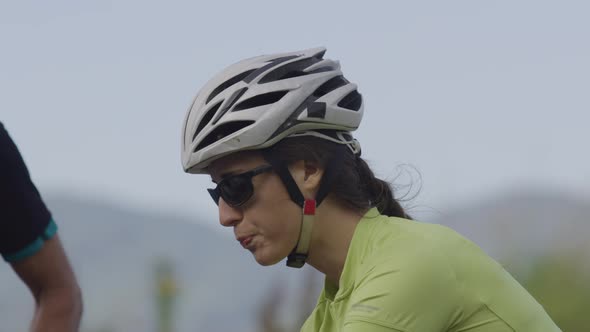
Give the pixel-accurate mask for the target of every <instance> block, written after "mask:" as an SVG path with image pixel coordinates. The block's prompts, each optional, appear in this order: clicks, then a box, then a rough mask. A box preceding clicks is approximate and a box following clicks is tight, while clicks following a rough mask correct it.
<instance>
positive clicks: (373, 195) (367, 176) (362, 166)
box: [356, 157, 412, 219]
mask: <svg viewBox="0 0 590 332" xmlns="http://www.w3.org/2000/svg"><path fill="white" fill-rule="evenodd" d="M356 168H357V171H358V173H359V176H360V180H361V183H362V184H363V187H364V190H365V192H366V193H367V194H368V196H369V198H370V205H371V206H375V207H377V209H378V210H379V212H380V213H381V214H383V215H386V216H391V217H399V218H406V219H412V217H410V215H409V214H407V213H406V212H405V211H404V209H403V208H402V206H401V204H400V203H399V202H398V201H397V200H396V199H395V197H394V195H393V190H392V189H391V185H390V184H389V182H387V181H383V180H381V179H379V178H377V177H375V174H374V173H373V171H372V170H371V168H370V167H369V165H368V164H367V163H366V162H365V160H363V159H362V158H361V157H357V158H356Z"/></svg>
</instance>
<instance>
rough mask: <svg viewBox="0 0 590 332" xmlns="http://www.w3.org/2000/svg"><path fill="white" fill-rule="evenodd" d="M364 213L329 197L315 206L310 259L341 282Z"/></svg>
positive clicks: (330, 280)
mask: <svg viewBox="0 0 590 332" xmlns="http://www.w3.org/2000/svg"><path fill="white" fill-rule="evenodd" d="M363 215H364V213H361V214H359V213H357V212H354V211H351V210H348V209H342V208H341V207H339V206H338V205H337V204H335V202H333V201H331V200H330V199H329V198H327V199H326V200H325V201H324V202H323V204H322V205H321V206H320V207H319V208H318V209H317V210H316V216H315V220H314V225H313V231H312V236H311V243H310V247H309V256H308V258H307V263H308V264H309V265H311V266H313V267H314V268H315V269H316V270H318V271H320V272H322V273H323V274H325V275H326V279H327V280H328V281H329V282H331V283H333V284H334V285H337V286H338V285H339V282H340V276H341V275H342V270H343V269H344V263H345V262H346V256H347V254H348V248H349V247H350V243H351V241H352V236H353V234H354V230H355V228H356V225H357V224H358V223H359V221H360V220H361V218H362V217H363Z"/></svg>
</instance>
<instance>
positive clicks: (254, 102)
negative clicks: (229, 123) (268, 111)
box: [233, 90, 289, 112]
mask: <svg viewBox="0 0 590 332" xmlns="http://www.w3.org/2000/svg"><path fill="white" fill-rule="evenodd" d="M288 92H289V90H284V91H274V92H269V93H265V94H261V95H258V96H254V97H252V98H248V99H246V100H244V101H243V102H241V103H239V104H237V105H236V107H235V108H234V109H233V112H238V111H242V110H245V109H248V108H253V107H258V106H263V105H269V104H273V103H276V102H277V101H279V100H281V98H283V97H284V96H285V95H286V94H287V93H288Z"/></svg>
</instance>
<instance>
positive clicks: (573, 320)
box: [519, 252, 590, 332]
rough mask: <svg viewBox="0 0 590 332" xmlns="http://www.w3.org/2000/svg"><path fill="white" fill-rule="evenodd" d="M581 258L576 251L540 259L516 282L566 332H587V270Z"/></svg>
mask: <svg viewBox="0 0 590 332" xmlns="http://www.w3.org/2000/svg"><path fill="white" fill-rule="evenodd" d="M584 256H585V255H581V257H584ZM581 257H580V255H579V253H578V254H577V253H575V252H563V253H554V254H551V255H547V256H543V257H540V258H538V259H537V260H536V261H535V262H534V263H533V264H532V267H531V269H530V270H529V272H528V273H527V276H526V277H523V278H521V280H519V281H520V282H521V283H522V285H523V286H524V287H525V288H526V289H527V290H528V291H529V292H530V293H531V294H532V295H533V296H534V297H535V298H536V299H537V301H539V303H541V305H542V306H543V307H544V308H545V310H546V311H547V312H548V313H549V315H550V316H551V318H553V321H554V322H555V323H556V324H557V325H558V326H559V327H560V328H561V329H562V330H563V331H566V332H570V331H571V332H577V331H590V268H589V262H587V261H585V260H584V259H583V258H581Z"/></svg>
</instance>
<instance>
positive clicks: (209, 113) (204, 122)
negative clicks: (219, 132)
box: [193, 100, 223, 141]
mask: <svg viewBox="0 0 590 332" xmlns="http://www.w3.org/2000/svg"><path fill="white" fill-rule="evenodd" d="M222 103H223V100H222V101H220V102H218V103H217V104H215V106H213V107H211V108H210V109H209V110H208V111H207V113H205V116H203V118H202V119H201V121H200V122H199V126H198V127H197V131H195V134H194V135H193V141H194V140H195V138H196V137H197V135H199V133H200V132H201V130H203V127H205V125H207V124H208V123H209V122H210V121H211V118H213V115H215V113H216V112H217V110H218V109H219V106H221V104H222Z"/></svg>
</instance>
